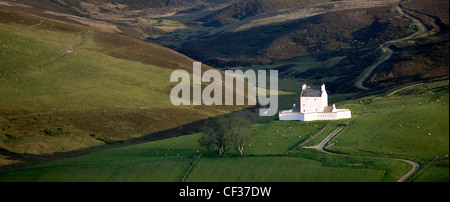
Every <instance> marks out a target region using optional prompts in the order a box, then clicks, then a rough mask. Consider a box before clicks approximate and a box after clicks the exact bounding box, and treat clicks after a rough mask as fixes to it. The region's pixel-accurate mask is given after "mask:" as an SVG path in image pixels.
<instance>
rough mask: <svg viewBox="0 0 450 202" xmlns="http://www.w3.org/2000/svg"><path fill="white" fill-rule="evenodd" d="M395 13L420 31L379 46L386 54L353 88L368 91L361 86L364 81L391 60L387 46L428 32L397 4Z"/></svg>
mask: <svg viewBox="0 0 450 202" xmlns="http://www.w3.org/2000/svg"><path fill="white" fill-rule="evenodd" d="M396 8H397V11H398V12H399V13H400V14H402V15H404V16H405V17H407V18H408V19H410V20H412V21H414V22H415V23H416V24H418V25H419V26H420V27H421V31H419V32H416V33H413V34H411V35H409V36H407V37H405V38H402V39H397V40H393V41H388V42H386V43H384V44H383V45H381V46H380V48H381V49H382V50H383V52H387V54H383V56H382V57H381V58H380V59H379V60H378V61H377V62H376V63H374V64H373V65H371V66H370V67H369V68H368V69H369V70H367V72H366V73H365V74H364V75H363V77H362V78H361V79H359V80H357V81H356V82H355V86H356V87H358V88H360V89H363V90H369V88H367V87H365V86H364V85H363V83H364V81H366V80H367V78H368V77H369V76H370V75H371V74H372V72H373V70H375V68H377V67H378V66H379V65H380V64H381V63H383V62H384V61H386V60H388V59H389V58H391V56H392V54H393V53H394V51H393V50H392V49H390V48H389V46H391V45H392V44H393V43H395V42H400V41H403V40H407V39H411V38H418V37H420V36H421V35H422V34H424V33H426V32H428V28H427V27H426V26H425V25H424V24H423V22H422V21H420V19H417V18H415V17H413V16H411V15H409V14H408V13H407V12H405V11H404V10H403V9H402V7H401V6H400V5H398V4H397V6H396Z"/></svg>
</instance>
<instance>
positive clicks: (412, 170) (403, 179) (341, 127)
mask: <svg viewBox="0 0 450 202" xmlns="http://www.w3.org/2000/svg"><path fill="white" fill-rule="evenodd" d="M345 127H349V126H348V124H347V126H339V127H338V128H337V129H336V130H334V131H333V132H331V133H330V134H329V135H328V136H327V137H326V138H325V139H323V140H322V142H320V143H319V144H318V145H314V146H304V147H302V148H308V149H317V150H319V151H321V152H325V153H327V154H332V155H340V156H350V155H348V154H340V153H333V152H330V151H326V150H325V149H324V148H325V145H326V144H327V143H328V142H329V141H330V140H331V139H332V138H333V137H335V136H336V135H337V134H339V133H340V132H341V131H342V130H343V129H344V128H345ZM395 160H399V161H403V162H407V163H409V164H411V165H412V166H413V168H412V169H411V170H410V171H409V172H408V173H406V174H405V175H404V176H403V177H401V178H400V179H398V180H397V182H403V181H405V180H406V179H407V178H408V177H409V176H411V175H412V174H414V173H415V172H416V171H417V170H418V169H419V167H420V165H419V164H418V163H416V162H414V161H411V160H407V159H398V158H396V159H395Z"/></svg>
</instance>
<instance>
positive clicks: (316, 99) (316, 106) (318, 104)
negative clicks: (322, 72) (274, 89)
mask: <svg viewBox="0 0 450 202" xmlns="http://www.w3.org/2000/svg"><path fill="white" fill-rule="evenodd" d="M351 116H352V115H351V111H350V110H349V109H336V106H335V105H334V104H333V106H331V107H330V106H328V94H327V91H326V90H325V84H322V86H321V88H311V87H309V86H306V84H303V86H302V93H301V94H300V105H299V106H296V105H295V104H294V105H293V107H292V109H290V110H283V111H279V112H278V118H279V119H280V120H282V121H290V120H298V121H314V120H338V119H344V118H351Z"/></svg>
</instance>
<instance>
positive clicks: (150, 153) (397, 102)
mask: <svg viewBox="0 0 450 202" xmlns="http://www.w3.org/2000/svg"><path fill="white" fill-rule="evenodd" d="M440 85H441V86H438V87H436V86H433V85H430V86H432V87H430V88H425V87H424V86H423V85H422V86H421V87H420V88H419V87H418V86H417V85H416V86H415V87H416V88H415V89H416V91H412V88H403V89H405V90H408V91H412V92H415V94H414V93H411V92H409V96H405V95H403V94H402V92H403V90H397V91H392V92H394V93H386V95H378V96H372V97H369V98H370V99H369V98H368V100H370V101H368V102H366V101H364V102H362V103H358V104H346V105H344V106H345V107H348V108H350V109H351V110H352V111H353V113H354V115H353V116H354V118H355V121H354V122H353V123H352V124H351V125H350V126H349V127H347V128H345V129H344V130H343V131H342V132H341V133H340V134H339V135H338V136H337V137H335V138H333V139H332V140H331V142H330V144H332V145H333V146H331V147H328V148H327V150H330V151H333V152H338V153H346V154H350V156H338V155H330V154H326V153H321V152H319V151H317V150H312V149H294V150H293V148H295V147H296V146H297V145H298V144H300V143H303V142H305V141H309V143H308V145H314V144H317V143H318V142H320V140H321V139H323V138H324V137H326V135H327V134H329V132H331V131H333V130H334V128H335V127H336V126H337V124H339V123H341V122H340V121H338V122H328V121H313V122H295V121H294V122H289V121H286V122H280V121H277V120H268V121H265V122H261V123H257V124H253V125H252V127H251V129H252V130H251V131H252V133H251V139H252V141H251V142H249V143H248V144H249V145H246V146H245V149H244V156H243V157H238V156H236V154H235V152H234V151H233V150H232V149H231V148H230V149H229V150H228V151H226V152H225V156H222V157H220V156H217V152H216V151H214V150H211V151H208V150H206V149H204V148H201V147H200V146H199V144H198V139H199V137H200V135H201V134H191V135H185V136H180V137H176V138H170V139H165V140H159V141H153V142H148V143H143V144H138V145H133V146H127V147H123V148H117V149H112V150H106V151H101V152H96V153H92V154H88V155H84V156H80V157H76V158H69V159H65V160H60V161H55V162H51V163H47V164H43V165H41V166H37V167H32V168H26V169H22V170H16V171H9V172H3V173H0V181H158V182H159V181H169V182H176V181H193V182H195V181H227V182H228V181H269V182H277V181H283V182H285V181H297V182H355V181H364V182H394V181H396V180H398V179H399V178H400V177H402V176H403V175H405V174H406V173H407V172H408V171H409V170H410V169H411V168H412V166H411V165H410V164H408V163H406V162H403V161H399V160H396V158H403V159H410V160H413V161H416V162H418V163H419V164H420V165H421V167H420V169H419V170H418V171H417V172H416V173H415V175H413V176H412V177H411V178H409V181H427V182H430V181H432V182H434V181H448V176H449V175H448V174H449V172H448V148H449V144H448V142H449V140H448V86H447V87H446V86H445V85H444V86H442V84H440ZM397 95H399V96H397ZM438 100H439V101H438ZM341 104H345V103H341ZM424 117H428V118H427V119H425V118H424ZM400 125H401V126H400ZM319 131H321V132H319ZM428 133H430V134H431V135H429V134H428ZM311 137H314V138H311ZM436 156H438V157H439V159H436V158H435V157H436Z"/></svg>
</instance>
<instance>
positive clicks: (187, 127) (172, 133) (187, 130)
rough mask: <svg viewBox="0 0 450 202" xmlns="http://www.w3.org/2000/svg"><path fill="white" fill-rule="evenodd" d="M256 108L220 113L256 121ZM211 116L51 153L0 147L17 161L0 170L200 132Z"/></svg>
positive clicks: (5, 155) (6, 154)
mask: <svg viewBox="0 0 450 202" xmlns="http://www.w3.org/2000/svg"><path fill="white" fill-rule="evenodd" d="M257 110H258V109H257V108H256V107H250V108H245V109H242V110H238V111H234V112H231V113H228V114H225V115H221V116H225V117H235V118H236V117H239V118H243V119H247V120H250V121H257V120H256V119H260V118H255V117H251V115H249V114H250V113H248V112H251V113H252V114H255V115H256V112H257ZM245 112H247V113H245ZM213 118H216V117H213ZM213 118H208V119H203V120H199V121H194V122H191V123H188V124H184V125H181V126H178V127H175V128H172V129H168V130H163V131H159V132H156V133H151V134H147V135H143V136H142V137H139V138H132V139H128V140H123V141H117V142H114V143H111V144H103V145H100V146H95V147H89V148H84V149H80V150H75V151H69V152H55V153H53V154H39V155H37V154H27V153H24V154H21V153H15V152H11V151H8V150H6V149H3V148H0V155H2V156H4V157H5V159H7V160H11V161H19V162H18V163H12V164H8V165H3V166H0V172H5V171H11V170H18V169H23V168H28V167H32V166H38V165H42V164H45V163H48V162H51V161H56V160H61V159H65V158H72V157H76V156H81V155H86V154H90V153H94V152H99V151H104V150H109V149H115V148H120V147H126V146H130V145H135V144H140V143H145V142H151V141H157V140H163V139H169V138H174V137H179V136H183V135H189V134H193V133H198V132H200V128H201V127H202V126H203V125H205V123H206V122H207V121H208V120H211V119H213ZM273 118H274V117H269V118H265V119H264V118H263V119H261V120H267V119H273Z"/></svg>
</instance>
